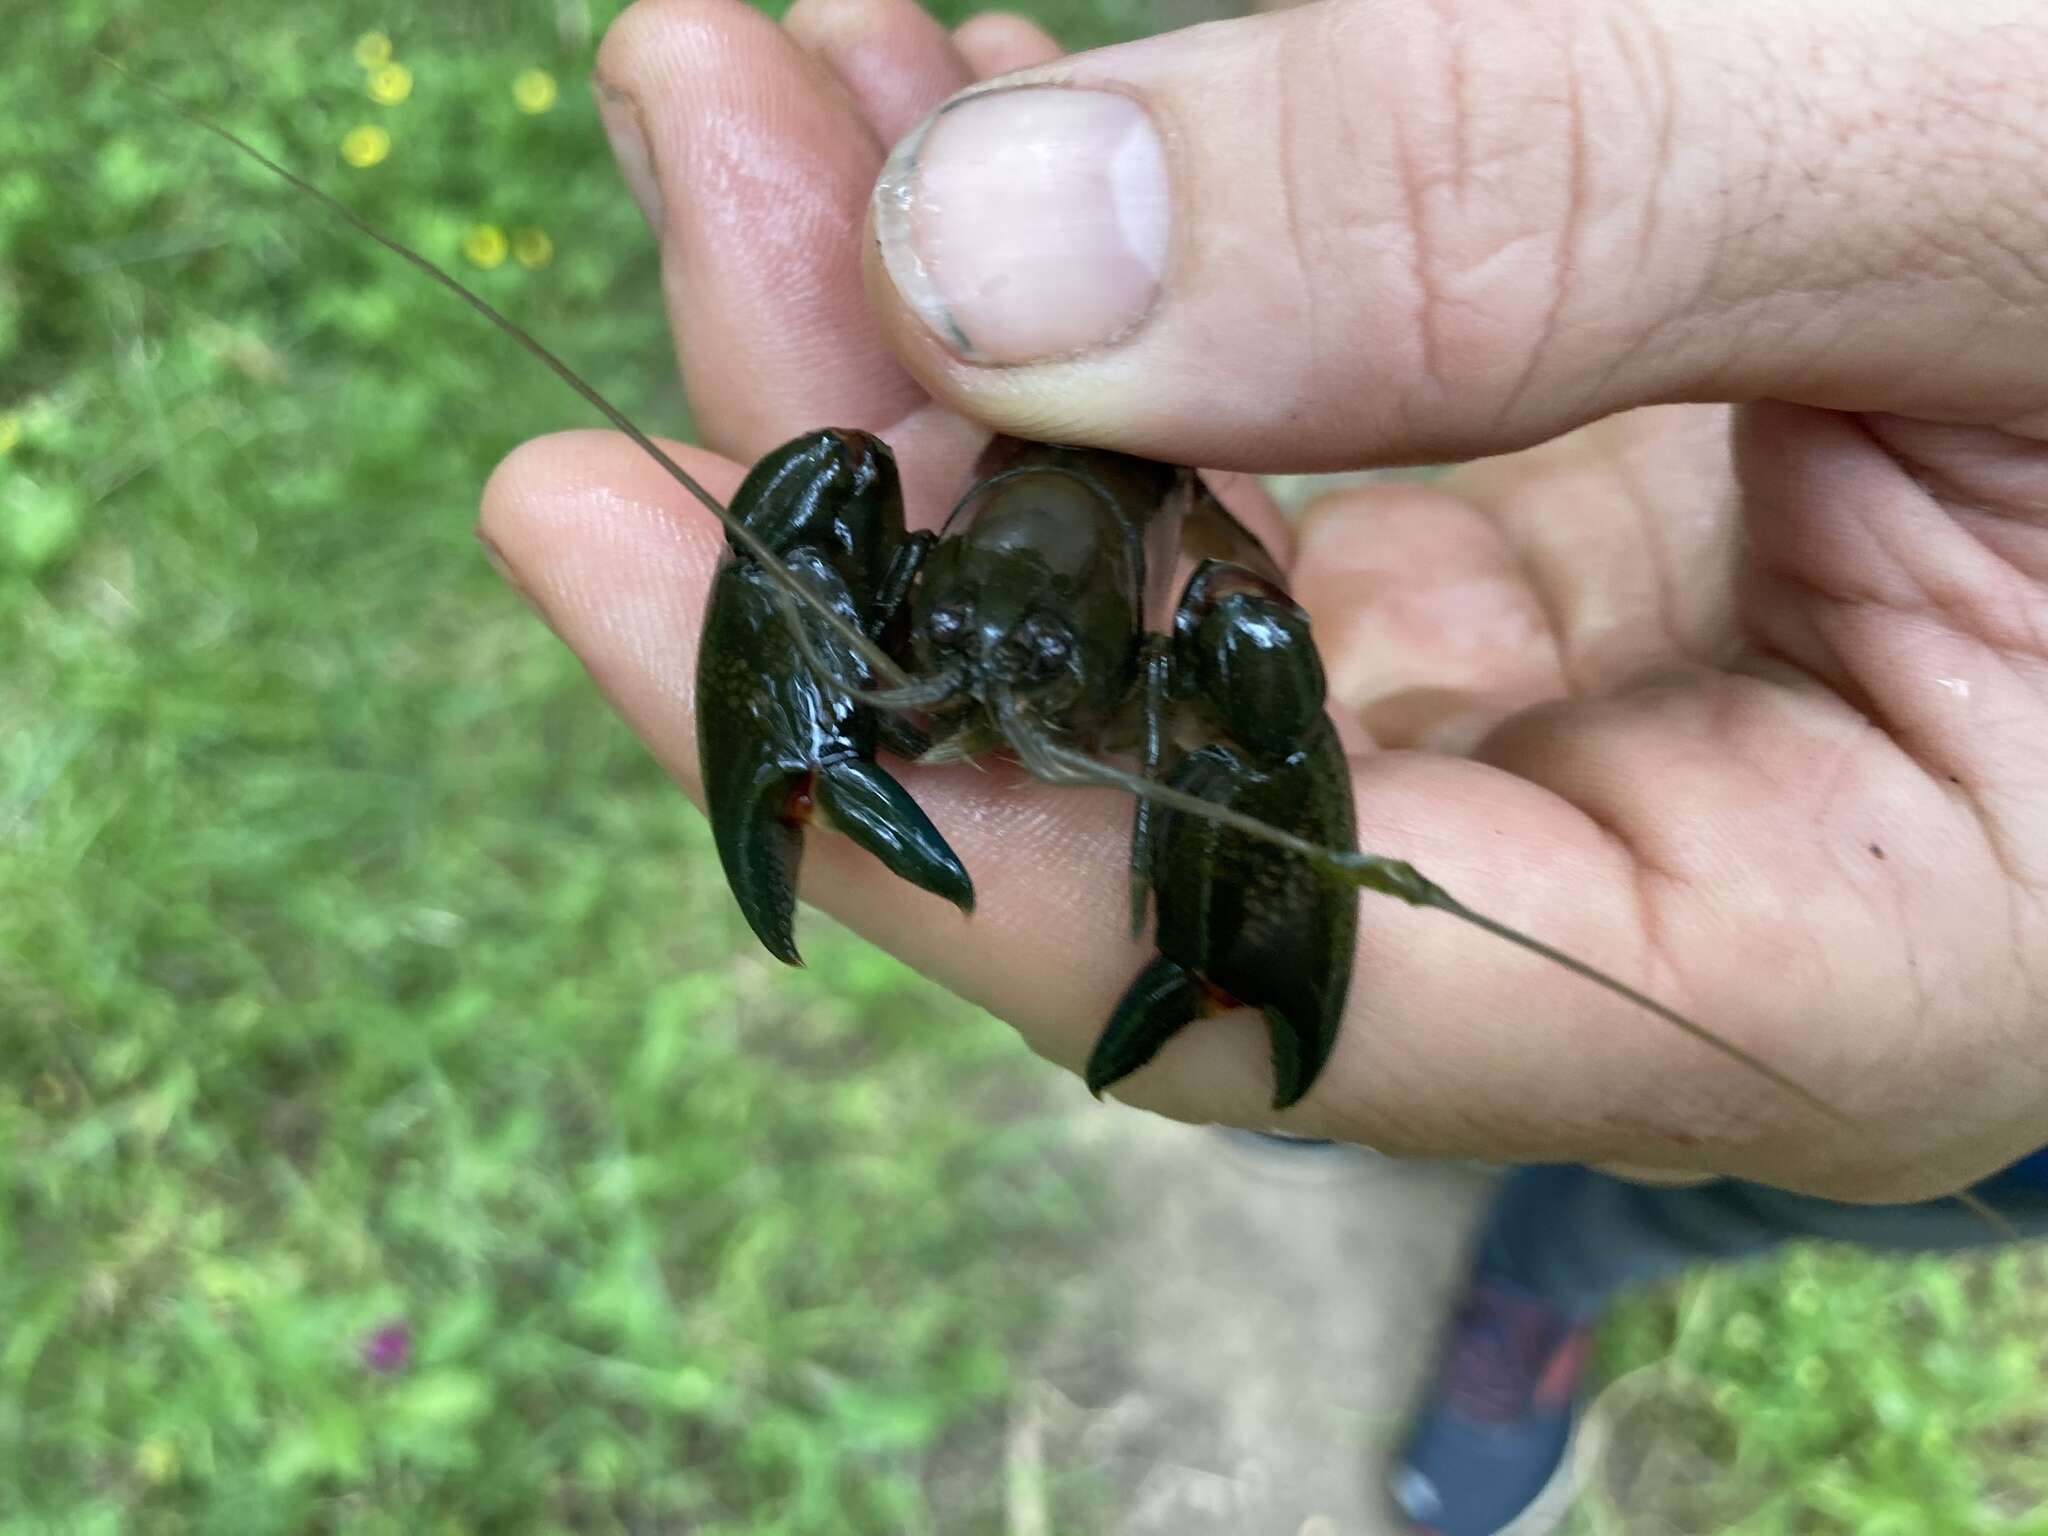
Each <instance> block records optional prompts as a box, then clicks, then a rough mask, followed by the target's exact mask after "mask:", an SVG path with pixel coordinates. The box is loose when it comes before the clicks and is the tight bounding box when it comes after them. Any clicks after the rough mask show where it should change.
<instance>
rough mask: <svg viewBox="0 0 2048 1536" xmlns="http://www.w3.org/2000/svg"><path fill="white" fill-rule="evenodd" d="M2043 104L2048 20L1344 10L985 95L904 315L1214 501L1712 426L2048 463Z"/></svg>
mask: <svg viewBox="0 0 2048 1536" xmlns="http://www.w3.org/2000/svg"><path fill="white" fill-rule="evenodd" d="M2043 80H2048V27H2044V25H2043V23H2042V18H2041V11H2040V8H2039V6H2038V4H2036V3H2034V0H1973V3H1972V4H1971V5H1969V6H1967V7H1958V6H1956V5H1954V4H1952V3H1950V0H1898V3H1893V4H1887V5H1885V6H1882V7H1877V8H1875V9H1873V8H1872V7H1870V6H1869V5H1868V4H1867V0H1814V3H1811V4H1806V5H1798V6H1788V5H1785V4H1784V3H1783V0H1529V3H1525V4H1518V5H1500V4H1496V3H1491V0H1323V3H1321V4H1317V5H1312V6H1308V7H1305V8H1302V9H1298V10H1290V11H1283V12H1279V13H1277V14H1271V15H1265V16H1258V17H1252V18H1247V19H1245V20H1241V21H1230V22H1221V23H1217V24H1215V25H1211V26H1206V27H1198V28H1194V29H1191V30H1189V31H1185V32H1180V33H1174V34H1170V35H1167V36H1164V37H1159V38H1154V39H1151V40H1149V41H1147V42H1142V43H1136V44H1130V45H1127V46H1124V47H1119V48H1111V49H1106V50H1103V51H1100V52H1097V53H1090V54H1083V55H1078V56H1076V57H1073V58H1070V59H1065V60H1062V61H1060V62H1058V63H1056V64H1050V65H1046V66H1043V67H1041V68H1037V69H1033V70H1028V71H1024V72H1022V73H1019V74H1016V75H1012V76H1009V77H1007V78H1006V79H1004V80H1002V81H999V82H996V83H995V84H993V85H991V86H986V87H981V88H978V89H976V90H974V91H971V92H969V93H966V94H964V95H962V96H959V97H955V98H954V99H953V100H952V101H951V102H949V103H948V104H947V105H946V106H945V107H943V108H941V109H940V111H939V112H938V113H936V114H935V115H934V116H933V117H931V118H930V119H928V120H927V121H926V122H925V123H924V124H923V125H922V126H921V127H920V128H919V129H918V130H917V131H916V132H914V133H913V134H912V135H911V136H910V137H909V138H908V139H906V140H905V141H904V143H903V144H902V145H901V146H899V148H898V149H897V151H896V153H895V155H894V156H893V157H892V158H891V161H890V163H889V165H888V167H887V169H886V170H885V171H884V173H883V177H882V180H881V183H880V184H879V186H878V187H877V189H876V197H875V203H874V215H873V229H874V234H875V237H876V238H875V243H874V249H873V251H872V252H871V259H870V262H869V273H868V276H869V286H870V290H871V293H872V294H873V296H874V298H875V300H876V303H877V308H878V309H879V310H880V312H881V314H882V316H883V320H884V324H885V325H886V326H888V327H889V328H890V330H891V333H892V337H893V339H894V341H895V342H896V344H897V347H898V349H899V351H900V352H901V353H902V354H903V356H904V358H905V361H906V362H907V363H908V364H909V366H910V367H911V369H912V371H913V372H915V373H916V374H917V375H918V376H919V378H920V379H921V380H922V381H923V382H924V383H925V384H926V386H927V387H928V388H930V389H931V390H932V391H933V392H934V393H935V394H936V395H937V396H938V397H939V398H940V399H942V400H945V401H947V402H949V403H951V404H953V405H955V406H957V407H959V408H960V409H962V410H964V411H966V412H967V413H969V414H971V415H973V416H976V417H979V418H981V419H983V420H985V421H987V422H989V423H990V424H992V425H994V426H997V427H998V428H1000V429H1002V430H1005V431H1009V432H1012V433H1016V434H1018V435H1020V436H1027V437H1033V438H1040V439H1049V440H1052V441H1065V442H1082V443H1096V444H1103V445H1106V446H1113V447H1118V448H1124V449H1128V450H1131V451H1135V452H1140V453H1145V454H1148V455H1150V456H1153V457H1156V458H1162V459H1167V460H1174V461H1179V462H1183V463H1200V464H1203V465H1206V466H1213V467H1219V468H1246V469H1279V468H1295V469H1319V468H1331V467H1337V466H1340V465H1355V464H1364V463H1375V462H1378V463H1385V462H1395V461H1401V460H1440V459H1448V458H1463V457H1471V456H1475V455H1478V454H1483V453H1492V452H1499V451H1504V450H1506V449H1509V448H1514V447H1518V446H1523V445H1526V444H1528V443H1531V442H1535V441H1540V440H1542V439H1545V438H1548V437H1551V436H1554V435H1556V434H1557V433H1559V432H1561V431H1564V430H1566V429H1568V428H1570V427H1572V426H1575V425H1578V424H1580V423H1582V422H1585V421H1588V420H1592V419H1594V418H1596V417H1599V416H1604V415H1607V414H1609V413H1611V412H1613V411H1616V410H1619V409H1623V408H1626V407H1629V406H1634V405H1642V404H1649V403H1654V402H1659V401H1670V400H1678V399H1691V400H1699V399H1715V400H1749V399H1756V398H1765V397H1770V398H1781V399H1789V400H1794V401H1798V402H1800V403H1803V404H1808V405H1817V406H1827V407H1833V408H1837V409H1851V410H1884V411H1892V412H1897V413H1901V414H1908V415H1919V416H1928V417H1935V418H1941V419H1947V420H1969V421H1978V422H1986V423H1998V424H2002V425H2006V426H2014V427H2026V426H2029V425H2031V426H2034V427H2035V428H2039V427H2040V426H2041V425H2042V424H2044V423H2048V361H2044V360H2048V262H2043V261H2041V260H2040V259H2039V256H2038V253H2039V252H2040V251H2042V250H2043V249H2048V212H2044V210H2048V197H2044V187H2048V181H2044V178H2043V176H2042V173H2041V170H2040V159H2039V156H2038V154H2037V153H2035V152H2034V151H2033V149H2032V148H2031V147H2030V146H2031V145H2032V144H2033V143H2034V142H2035V141H2036V140H2037V138H2038V132H2039V123H2040V114H2041V110H2042V108H2041V102H2042V101H2043V98H2044V96H2048V91H2044V90H2043V88H2042V86H2041V85H2040V82H2041V81H2043ZM2030 253H2031V254H2030Z"/></svg>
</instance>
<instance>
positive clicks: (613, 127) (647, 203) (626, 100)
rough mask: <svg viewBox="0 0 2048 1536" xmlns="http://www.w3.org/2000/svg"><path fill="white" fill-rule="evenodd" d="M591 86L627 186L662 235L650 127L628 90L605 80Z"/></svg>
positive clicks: (606, 135)
mask: <svg viewBox="0 0 2048 1536" xmlns="http://www.w3.org/2000/svg"><path fill="white" fill-rule="evenodd" d="M590 89H591V94H592V95H593V96H595V97H596V98H597V115H598V116H599V117H600V118H602V119H603V121H604V136H605V137H606V138H607V139H610V140H611V144H612V158H613V159H614V160H616V161H618V163H619V174H620V175H621V176H623V177H624V178H625V179H626V189H627V190H628V191H629V192H631V193H632V194H633V201H634V202H636V203H638V204H639V205H640V212H641V213H642V214H643V215H644V216H645V217H646V219H647V226H648V228H650V229H652V230H653V231H654V232H655V234H657V235H659V234H660V233H661V213H662V208H661V180H660V178H659V177H657V176H656V175H655V174H654V155H653V153H652V152H651V151H650V150H649V149H648V148H647V129H646V126H645V125H644V124H643V123H642V122H641V121H640V108H639V106H638V104H637V103H635V102H634V100H633V98H632V97H630V96H628V95H627V94H626V93H625V92H624V91H621V90H618V89H615V88H614V87H612V86H609V85H606V84H605V83H604V82H603V81H602V80H593V81H591V82H590Z"/></svg>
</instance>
